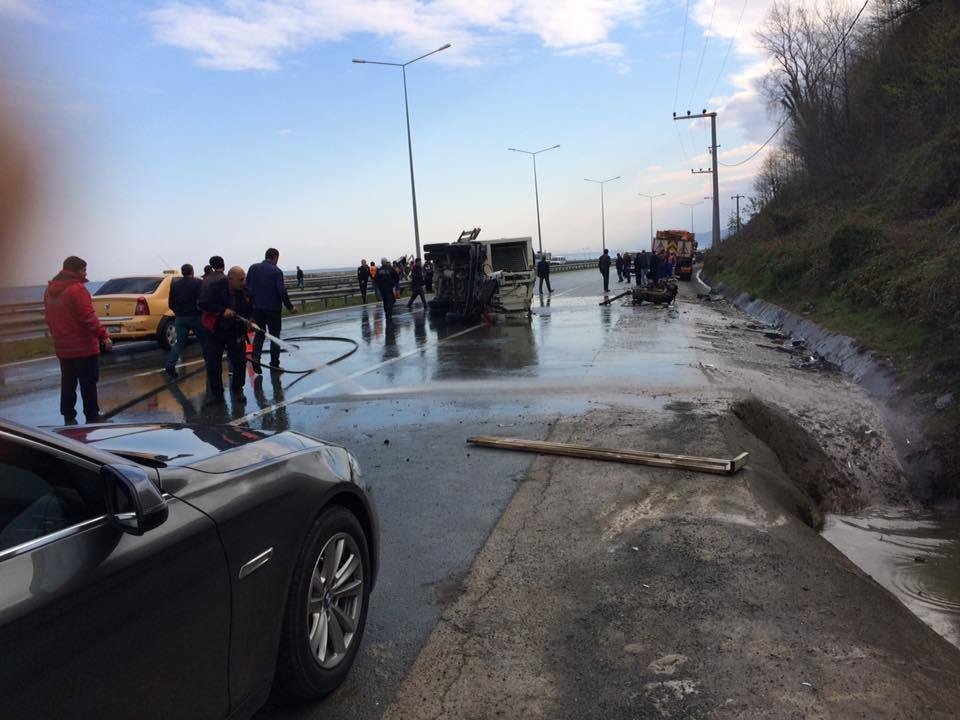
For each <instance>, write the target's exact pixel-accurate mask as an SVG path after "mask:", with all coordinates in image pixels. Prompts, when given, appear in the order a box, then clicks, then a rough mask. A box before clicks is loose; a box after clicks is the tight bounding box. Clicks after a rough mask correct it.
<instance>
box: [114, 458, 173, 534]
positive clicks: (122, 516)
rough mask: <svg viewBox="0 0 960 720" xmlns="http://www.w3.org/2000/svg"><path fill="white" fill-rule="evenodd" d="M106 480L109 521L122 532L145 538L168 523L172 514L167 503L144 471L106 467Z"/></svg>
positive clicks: (125, 467) (124, 467)
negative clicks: (168, 517) (156, 528)
mask: <svg viewBox="0 0 960 720" xmlns="http://www.w3.org/2000/svg"><path fill="white" fill-rule="evenodd" d="M100 478H101V479H102V480H103V493H104V499H105V500H106V504H107V517H108V518H109V520H110V522H111V523H112V524H113V525H114V526H115V527H116V528H118V529H119V530H122V531H123V532H125V533H129V534H130V535H143V534H144V533H145V532H147V531H149V530H153V529H154V528H155V527H158V526H160V525H162V524H163V523H164V521H166V519H167V515H168V514H169V512H170V511H169V508H167V501H166V500H164V499H163V495H161V494H160V490H159V488H157V486H156V485H155V484H154V482H153V481H152V480H151V479H150V476H149V475H147V473H146V471H145V470H144V469H143V468H139V467H133V466H131V465H104V466H103V467H102V468H100Z"/></svg>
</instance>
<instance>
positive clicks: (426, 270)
mask: <svg viewBox="0 0 960 720" xmlns="http://www.w3.org/2000/svg"><path fill="white" fill-rule="evenodd" d="M401 280H409V281H410V300H409V301H408V302H407V308H408V309H411V310H412V309H413V302H414V300H416V299H417V298H420V303H421V306H422V307H423V308H424V309H426V307H427V296H426V294H425V292H433V264H432V263H430V262H429V261H428V262H427V263H425V264H424V263H421V262H420V258H416V259H414V261H413V262H410V261H409V260H407V258H406V257H404V258H403V259H402V260H394V261H393V262H392V263H391V262H390V261H389V260H387V258H385V257H382V258H380V265H379V266H378V265H377V264H376V262H374V261H373V260H371V261H370V263H369V264H368V263H367V261H366V260H361V261H360V266H359V267H358V268H357V284H358V285H359V286H360V299H361V302H362V303H363V304H366V302H367V288H368V286H369V285H370V284H371V283H372V284H373V292H374V294H375V295H376V298H377V300H379V301H380V302H382V303H383V314H384V317H385V318H386V321H387V322H393V306H394V305H395V304H396V302H397V300H399V299H400V296H401V288H400V281H401Z"/></svg>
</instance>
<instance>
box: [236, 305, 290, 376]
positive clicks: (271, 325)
mask: <svg viewBox="0 0 960 720" xmlns="http://www.w3.org/2000/svg"><path fill="white" fill-rule="evenodd" d="M281 312H282V311H281V310H257V309H254V311H253V321H254V322H255V323H256V324H257V325H259V326H260V327H261V328H263V329H264V330H266V331H267V332H268V333H270V334H271V335H273V336H274V337H280V326H281V324H282V323H281V321H280V313H281ZM265 339H266V338H265V337H264V336H263V333H254V334H253V366H254V367H255V368H258V367H260V356H261V355H262V354H263V341H264V340H265ZM270 364H271V365H273V366H274V367H279V366H280V346H279V345H277V344H276V343H275V342H273V341H271V342H270ZM241 367H243V366H242V365H241Z"/></svg>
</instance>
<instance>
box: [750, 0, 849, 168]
mask: <svg viewBox="0 0 960 720" xmlns="http://www.w3.org/2000/svg"><path fill="white" fill-rule="evenodd" d="M851 19H852V15H851V13H850V12H849V11H847V10H845V9H843V8H842V7H840V6H839V5H837V4H835V0H831V4H827V5H825V6H823V7H818V6H815V5H814V6H811V5H803V4H794V3H791V2H790V0H776V2H774V4H773V6H772V7H771V9H770V14H769V15H768V16H767V20H766V22H765V24H764V27H763V29H762V31H761V32H760V33H759V38H760V42H761V43H762V45H763V46H764V48H766V50H767V51H768V52H769V53H770V55H771V57H772V59H773V61H774V68H773V69H772V70H771V71H770V73H769V74H768V75H767V77H766V78H764V81H763V92H764V95H765V96H766V98H767V101H768V103H769V104H770V106H771V107H772V108H774V109H775V110H777V111H778V114H779V115H781V117H783V116H785V117H786V118H787V119H788V121H789V123H790V132H789V133H788V135H787V141H786V144H787V146H788V147H789V148H790V149H791V150H792V151H793V152H794V153H795V154H796V155H798V156H799V157H800V158H802V159H803V161H804V163H805V165H806V167H807V169H808V170H809V171H810V172H811V173H822V172H829V171H831V170H832V169H833V168H834V167H835V162H836V161H837V160H838V159H840V153H842V148H843V140H844V139H845V138H844V137H843V134H844V130H845V123H844V122H843V114H844V112H845V98H846V65H845V63H846V61H847V56H848V53H847V52H846V47H845V45H846V43H849V42H851V41H852V39H851V38H849V37H846V38H845V33H846V32H847V28H848V27H849V25H850V20H851Z"/></svg>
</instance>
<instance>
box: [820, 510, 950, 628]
mask: <svg viewBox="0 0 960 720" xmlns="http://www.w3.org/2000/svg"><path fill="white" fill-rule="evenodd" d="M823 536H824V537H825V538H826V539H827V540H829V541H830V543H831V544H832V545H834V547H836V548H837V549H838V550H840V552H842V553H843V554H844V555H846V556H847V557H848V558H850V560H852V561H853V562H854V563H855V564H856V565H857V566H858V567H860V568H861V569H862V570H863V571H864V572H866V573H867V574H868V575H870V577H872V578H873V579H874V580H876V581H877V582H878V583H880V584H881V585H883V587H885V588H886V589H887V590H889V591H890V592H892V593H893V594H894V595H896V596H897V598H898V599H899V600H900V601H901V602H902V603H903V604H904V605H906V606H907V607H908V608H909V609H910V610H911V611H912V612H913V613H914V614H915V615H916V616H917V617H919V618H920V619H921V620H923V621H924V622H925V623H926V624H927V625H929V626H930V627H931V628H933V629H934V630H935V631H936V632H938V633H939V634H940V635H942V636H943V637H945V638H946V639H947V640H949V641H950V642H951V643H953V644H954V645H956V646H957V647H960V515H957V516H943V515H937V514H933V513H925V512H914V511H906V510H903V509H899V508H882V509H876V510H872V511H868V512H866V513H864V514H862V515H828V516H827V518H826V523H825V525H824V529H823Z"/></svg>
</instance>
